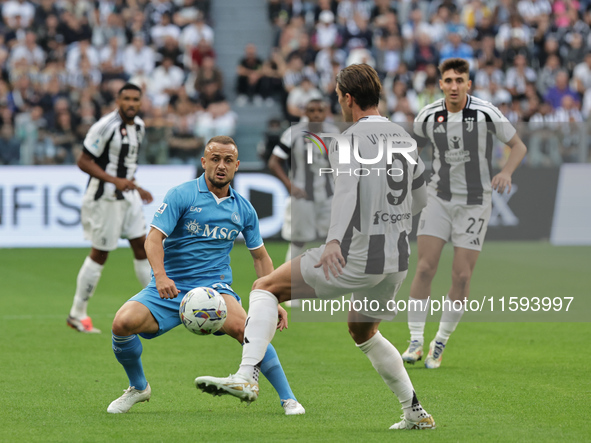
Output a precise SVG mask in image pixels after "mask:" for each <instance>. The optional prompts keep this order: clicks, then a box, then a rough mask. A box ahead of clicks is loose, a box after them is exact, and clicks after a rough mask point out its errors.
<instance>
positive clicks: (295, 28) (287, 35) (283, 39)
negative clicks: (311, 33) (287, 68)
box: [279, 15, 317, 56]
mask: <svg viewBox="0 0 591 443" xmlns="http://www.w3.org/2000/svg"><path fill="white" fill-rule="evenodd" d="M305 32H306V29H305V27H304V18H303V17H301V16H299V15H296V16H293V17H291V19H290V20H289V23H288V24H287V25H286V26H285V27H284V28H283V29H282V31H281V36H280V38H279V49H280V50H281V53H282V54H283V56H287V55H288V54H290V53H291V52H292V51H293V50H294V49H296V48H297V47H298V44H299V41H300V37H301V35H302V34H304V33H305ZM313 45H314V43H313ZM314 49H317V48H316V47H315V46H314Z"/></svg>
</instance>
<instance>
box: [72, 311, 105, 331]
mask: <svg viewBox="0 0 591 443" xmlns="http://www.w3.org/2000/svg"><path fill="white" fill-rule="evenodd" d="M67 323H68V326H69V327H70V328H72V329H76V330H77V331H78V332H84V333H85V334H100V333H101V330H100V329H97V328H95V327H94V326H93V325H92V319H91V318H90V317H86V318H83V319H82V320H78V319H77V318H74V317H72V316H71V315H69V316H68V320H67Z"/></svg>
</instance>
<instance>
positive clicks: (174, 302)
mask: <svg viewBox="0 0 591 443" xmlns="http://www.w3.org/2000/svg"><path fill="white" fill-rule="evenodd" d="M176 287H177V289H178V290H179V291H180V293H179V295H177V297H176V298H172V299H170V298H160V295H159V294H158V290H157V289H156V282H155V280H154V278H152V280H151V281H150V284H148V286H146V287H145V288H144V289H142V290H141V291H140V292H139V293H138V294H136V295H134V296H133V297H131V298H130V299H129V301H132V300H133V301H137V302H140V303H141V304H142V305H144V306H145V307H147V308H148V309H149V310H150V312H151V313H152V315H153V316H154V318H155V319H156V321H157V322H158V332H157V333H155V334H150V333H145V332H141V333H140V334H139V335H140V336H141V337H143V338H146V339H151V338H155V337H158V336H160V335H162V334H165V333H166V332H168V331H170V330H171V329H173V328H176V327H177V326H178V325H180V324H181V317H180V316H179V308H180V307H181V301H182V300H183V297H184V296H185V294H186V293H187V292H189V291H190V290H191V289H194V288H199V287H208V288H213V289H215V290H216V291H218V292H219V293H221V294H228V295H231V296H232V297H234V298H235V299H236V300H237V301H238V303H240V304H242V302H241V300H240V297H239V296H238V294H236V293H235V292H234V290H233V289H232V288H231V287H230V285H228V284H227V283H221V282H212V281H208V282H200V283H198V284H195V285H191V287H186V286H182V285H178V284H177V285H176ZM214 335H225V334H224V333H223V332H219V331H218V332H214Z"/></svg>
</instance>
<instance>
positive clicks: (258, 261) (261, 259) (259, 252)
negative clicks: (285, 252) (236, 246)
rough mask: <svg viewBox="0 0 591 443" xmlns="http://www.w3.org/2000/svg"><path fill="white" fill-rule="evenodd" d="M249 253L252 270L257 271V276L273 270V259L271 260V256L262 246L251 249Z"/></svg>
mask: <svg viewBox="0 0 591 443" xmlns="http://www.w3.org/2000/svg"><path fill="white" fill-rule="evenodd" d="M250 255H252V260H253V262H254V270H255V272H256V273H257V277H258V278H261V277H264V276H265V275H269V274H270V273H271V272H273V271H274V268H273V260H271V257H270V256H269V253H268V252H267V249H266V248H265V247H264V246H261V247H260V248H257V249H251V250H250Z"/></svg>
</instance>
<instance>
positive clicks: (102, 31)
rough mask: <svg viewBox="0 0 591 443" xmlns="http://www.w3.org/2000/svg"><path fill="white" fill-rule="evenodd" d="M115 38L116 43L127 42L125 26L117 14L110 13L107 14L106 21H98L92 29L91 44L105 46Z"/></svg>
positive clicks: (121, 44) (99, 46)
mask: <svg viewBox="0 0 591 443" xmlns="http://www.w3.org/2000/svg"><path fill="white" fill-rule="evenodd" d="M113 38H115V39H117V44H118V45H119V46H123V45H125V44H126V43H127V36H126V35H125V26H123V19H122V18H121V16H120V15H119V14H115V13H111V14H109V15H108V16H107V20H106V23H104V24H103V23H100V24H99V25H98V26H95V27H94V28H93V30H92V44H93V46H95V47H97V48H102V47H103V46H106V45H107V43H108V42H110V41H111V39H113Z"/></svg>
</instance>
